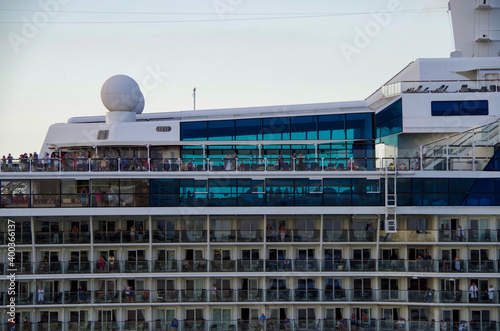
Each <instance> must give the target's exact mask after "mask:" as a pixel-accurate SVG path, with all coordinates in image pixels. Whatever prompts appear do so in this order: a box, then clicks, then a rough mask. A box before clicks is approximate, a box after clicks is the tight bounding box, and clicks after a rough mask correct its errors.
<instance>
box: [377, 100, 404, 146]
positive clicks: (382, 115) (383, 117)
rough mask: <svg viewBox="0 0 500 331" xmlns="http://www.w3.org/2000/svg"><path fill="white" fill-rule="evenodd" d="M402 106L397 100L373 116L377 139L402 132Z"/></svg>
mask: <svg viewBox="0 0 500 331" xmlns="http://www.w3.org/2000/svg"><path fill="white" fill-rule="evenodd" d="M402 104H403V103H402V101H401V99H399V100H398V101H396V102H394V103H393V104H392V105H390V106H388V107H386V108H385V109H384V110H382V111H380V112H379V113H378V114H376V115H375V122H376V126H377V138H380V137H385V136H388V135H391V134H395V133H399V132H403V117H402V112H403V110H402Z"/></svg>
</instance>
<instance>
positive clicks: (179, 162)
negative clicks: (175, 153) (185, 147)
mask: <svg viewBox="0 0 500 331" xmlns="http://www.w3.org/2000/svg"><path fill="white" fill-rule="evenodd" d="M177 162H178V164H179V170H178V171H179V172H180V171H181V170H182V169H181V166H182V161H181V158H180V157H179V158H177Z"/></svg>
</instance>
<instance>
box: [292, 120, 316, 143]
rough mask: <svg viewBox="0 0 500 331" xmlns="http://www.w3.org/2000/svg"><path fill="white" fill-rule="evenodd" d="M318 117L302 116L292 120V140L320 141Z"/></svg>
mask: <svg viewBox="0 0 500 331" xmlns="http://www.w3.org/2000/svg"><path fill="white" fill-rule="evenodd" d="M316 122H317V117H316V116H301V117H292V118H291V132H292V139H294V140H304V139H318V128H317V123H316Z"/></svg>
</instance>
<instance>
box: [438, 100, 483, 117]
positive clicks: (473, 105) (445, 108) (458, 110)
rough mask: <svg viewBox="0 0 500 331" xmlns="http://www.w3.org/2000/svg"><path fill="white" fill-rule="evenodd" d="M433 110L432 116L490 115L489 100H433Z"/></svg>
mask: <svg viewBox="0 0 500 331" xmlns="http://www.w3.org/2000/svg"><path fill="white" fill-rule="evenodd" d="M431 112H432V116H472V115H488V101H487V100H469V101H432V103H431Z"/></svg>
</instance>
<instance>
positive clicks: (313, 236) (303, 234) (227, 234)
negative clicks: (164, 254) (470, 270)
mask: <svg viewBox="0 0 500 331" xmlns="http://www.w3.org/2000/svg"><path fill="white" fill-rule="evenodd" d="M208 232H209V233H210V235H209V236H207V234H208ZM376 232H377V231H376V230H371V231H366V230H323V242H374V241H376ZM31 237H32V235H31V233H27V232H24V233H17V234H16V244H18V245H22V244H31V243H32V238H31ZM264 238H265V239H266V241H267V242H286V243H291V242H320V239H321V230H296V229H293V230H290V229H288V230H285V231H284V234H281V233H280V231H278V230H273V231H266V233H264V231H262V230H222V231H217V230H210V231H207V230H194V231H193V230H172V231H157V230H153V231H152V238H151V239H152V240H151V242H152V243H205V242H211V243H220V242H234V243H237V242H239V243H241V242H263V241H264ZM0 240H1V241H2V243H7V233H0ZM91 241H92V242H93V243H96V244H97V243H105V244H109V243H112V244H130V243H149V242H150V232H149V231H143V232H137V231H135V232H134V233H133V234H131V233H130V231H94V232H93V235H91V233H90V232H37V233H35V244H37V245H44V244H52V245H53V244H89V243H91ZM380 241H381V242H429V243H431V242H457V243H462V242H473V243H475V242H500V230H496V229H495V230H490V229H487V230H468V231H460V232H459V231H458V230H419V231H415V230H399V231H398V232H397V233H391V234H387V233H386V232H385V231H383V230H381V238H380Z"/></svg>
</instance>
